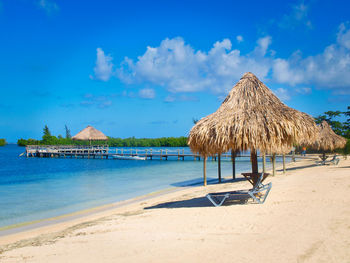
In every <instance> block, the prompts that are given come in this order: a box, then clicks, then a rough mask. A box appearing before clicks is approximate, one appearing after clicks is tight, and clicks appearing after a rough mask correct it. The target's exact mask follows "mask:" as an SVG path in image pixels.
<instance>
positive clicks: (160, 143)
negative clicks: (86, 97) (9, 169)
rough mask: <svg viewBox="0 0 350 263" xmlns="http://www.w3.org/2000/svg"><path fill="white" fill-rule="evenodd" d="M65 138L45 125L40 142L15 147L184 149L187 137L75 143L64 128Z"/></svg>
mask: <svg viewBox="0 0 350 263" xmlns="http://www.w3.org/2000/svg"><path fill="white" fill-rule="evenodd" d="M65 129H66V137H63V136H61V135H58V136H57V137H56V136H54V135H52V134H51V132H50V130H49V128H48V127H47V125H45V127H44V129H43V136H42V139H41V140H35V139H19V140H18V141H17V145H19V146H26V145H89V144H90V143H91V145H101V144H107V145H109V146H110V147H186V146H187V137H162V138H135V137H131V138H126V139H121V138H113V137H108V140H107V141H91V142H89V141H76V140H72V138H71V136H70V131H69V129H68V128H67V126H65Z"/></svg>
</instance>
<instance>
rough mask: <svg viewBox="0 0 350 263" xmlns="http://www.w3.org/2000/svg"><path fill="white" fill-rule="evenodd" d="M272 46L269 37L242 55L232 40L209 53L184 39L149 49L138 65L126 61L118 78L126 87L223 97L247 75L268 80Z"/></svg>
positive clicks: (224, 40) (220, 42)
mask: <svg viewBox="0 0 350 263" xmlns="http://www.w3.org/2000/svg"><path fill="white" fill-rule="evenodd" d="M270 43H271V38H270V37H265V38H261V39H259V40H258V41H257V46H256V48H255V49H254V50H253V51H252V52H251V53H250V54H247V55H242V54H241V53H240V51H239V50H238V49H232V43H231V41H230V40H229V39H223V40H222V41H218V42H216V43H214V45H213V47H212V48H211V49H210V50H209V51H208V52H204V51H201V50H197V51H196V50H194V49H193V48H192V47H191V46H190V45H189V44H186V43H185V41H184V40H183V39H182V38H173V39H165V40H163V41H162V42H161V43H160V45H159V46H158V47H147V50H146V52H145V53H144V54H143V55H142V56H139V57H138V58H137V60H136V61H133V60H132V59H130V58H125V59H124V61H123V63H122V66H121V68H119V69H118V76H119V78H120V79H121V80H123V81H124V82H126V83H150V84H153V85H156V86H161V87H165V88H166V89H167V90H168V91H170V92H172V93H176V92H197V91H202V90H211V91H213V92H214V93H224V92H227V91H228V90H229V89H230V88H232V85H233V84H234V83H235V81H237V79H239V78H240V77H241V76H242V74H243V73H244V72H247V71H252V72H254V73H255V74H256V75H257V76H258V77H260V78H262V79H263V78H265V77H266V76H267V74H268V71H269V68H270V66H269V65H270V64H271V63H270V62H269V60H270V59H269V58H266V57H265V54H266V50H267V49H268V46H269V45H270Z"/></svg>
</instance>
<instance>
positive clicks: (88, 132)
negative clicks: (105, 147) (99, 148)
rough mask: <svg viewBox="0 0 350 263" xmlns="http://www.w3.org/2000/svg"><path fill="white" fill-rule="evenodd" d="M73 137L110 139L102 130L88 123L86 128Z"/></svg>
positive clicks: (84, 139)
mask: <svg viewBox="0 0 350 263" xmlns="http://www.w3.org/2000/svg"><path fill="white" fill-rule="evenodd" d="M72 139H73V140H79V141H106V140H108V137H107V136H106V135H104V134H103V133H102V132H101V131H99V130H97V129H95V128H94V127H92V126H90V125H88V126H87V127H86V128H85V129H83V130H81V131H80V132H78V133H77V134H76V135H75V136H73V137H72Z"/></svg>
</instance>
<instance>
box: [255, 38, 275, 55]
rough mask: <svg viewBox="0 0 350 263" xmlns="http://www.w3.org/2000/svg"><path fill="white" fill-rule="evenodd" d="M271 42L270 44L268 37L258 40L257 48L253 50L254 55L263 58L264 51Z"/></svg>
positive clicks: (270, 40)
mask: <svg viewBox="0 0 350 263" xmlns="http://www.w3.org/2000/svg"><path fill="white" fill-rule="evenodd" d="M271 42H272V39H271V37H270V36H266V37H262V38H259V39H258V41H257V43H258V46H257V47H256V48H255V52H256V54H257V55H260V56H265V55H266V51H267V49H268V48H269V46H270V44H271Z"/></svg>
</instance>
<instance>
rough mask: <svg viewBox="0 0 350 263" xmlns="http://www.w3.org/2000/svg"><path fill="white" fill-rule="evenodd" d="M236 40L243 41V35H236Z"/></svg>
mask: <svg viewBox="0 0 350 263" xmlns="http://www.w3.org/2000/svg"><path fill="white" fill-rule="evenodd" d="M236 40H237V42H238V43H241V42H243V37H242V36H241V35H238V36H236Z"/></svg>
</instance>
